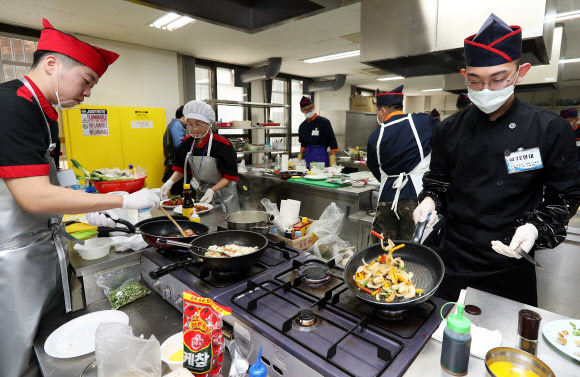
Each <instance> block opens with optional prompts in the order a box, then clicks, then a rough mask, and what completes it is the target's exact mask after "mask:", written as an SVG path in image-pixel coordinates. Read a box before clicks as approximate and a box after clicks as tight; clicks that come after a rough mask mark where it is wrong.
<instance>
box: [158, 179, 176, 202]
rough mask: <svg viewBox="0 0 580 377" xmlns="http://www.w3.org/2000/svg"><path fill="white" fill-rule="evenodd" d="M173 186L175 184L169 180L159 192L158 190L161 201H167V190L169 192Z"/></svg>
mask: <svg viewBox="0 0 580 377" xmlns="http://www.w3.org/2000/svg"><path fill="white" fill-rule="evenodd" d="M174 184H175V182H173V181H172V180H171V179H168V180H167V181H166V182H165V183H164V184H163V186H161V190H159V194H160V195H161V200H167V197H168V194H169V190H171V188H172V187H173V185H174Z"/></svg>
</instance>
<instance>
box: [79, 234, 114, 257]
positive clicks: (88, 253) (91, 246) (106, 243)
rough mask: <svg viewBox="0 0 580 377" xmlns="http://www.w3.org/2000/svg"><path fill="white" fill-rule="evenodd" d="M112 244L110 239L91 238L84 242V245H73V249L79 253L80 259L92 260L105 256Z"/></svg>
mask: <svg viewBox="0 0 580 377" xmlns="http://www.w3.org/2000/svg"><path fill="white" fill-rule="evenodd" d="M112 244H113V241H112V240H111V239H110V238H92V239H89V240H86V241H85V244H84V245H75V246H74V249H75V250H76V251H78V252H79V254H80V255H81V258H83V259H85V260H93V259H99V258H102V257H105V256H107V255H108V254H109V250H110V248H111V245H112Z"/></svg>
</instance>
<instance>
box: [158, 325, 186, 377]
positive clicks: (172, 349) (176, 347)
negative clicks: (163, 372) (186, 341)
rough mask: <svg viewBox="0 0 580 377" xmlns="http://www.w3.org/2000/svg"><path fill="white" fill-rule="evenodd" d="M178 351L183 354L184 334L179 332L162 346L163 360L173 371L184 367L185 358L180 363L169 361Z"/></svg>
mask: <svg viewBox="0 0 580 377" xmlns="http://www.w3.org/2000/svg"><path fill="white" fill-rule="evenodd" d="M177 351H182V352H183V333H182V332H179V333H177V334H175V335H172V336H170V337H169V338H167V340H166V341H165V342H163V344H162V345H161V360H163V362H164V363H165V364H167V365H168V366H169V369H171V370H177V369H179V368H182V367H183V357H182V359H181V360H180V361H171V360H169V359H170V358H171V356H173V355H174V354H175V353H176V352H177Z"/></svg>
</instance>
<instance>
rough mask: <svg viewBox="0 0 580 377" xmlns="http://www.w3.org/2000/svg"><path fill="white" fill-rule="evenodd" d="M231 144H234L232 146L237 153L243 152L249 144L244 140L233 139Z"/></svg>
mask: <svg viewBox="0 0 580 377" xmlns="http://www.w3.org/2000/svg"><path fill="white" fill-rule="evenodd" d="M230 142H231V143H232V146H233V147H234V149H235V151H236V152H242V151H243V150H244V149H245V148H246V145H247V144H248V141H247V140H244V139H231V140H230Z"/></svg>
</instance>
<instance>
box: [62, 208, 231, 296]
mask: <svg viewBox="0 0 580 377" xmlns="http://www.w3.org/2000/svg"><path fill="white" fill-rule="evenodd" d="M151 215H152V216H153V217H163V218H165V215H164V214H163V212H161V211H160V210H155V211H152V213H151ZM226 216H227V214H226V213H225V212H223V211H222V210H221V209H220V208H219V207H216V208H215V209H214V210H212V211H211V212H208V213H206V214H203V215H201V216H200V217H201V222H202V223H203V224H205V225H207V226H208V227H209V228H210V231H215V230H216V228H217V227H218V226H225V224H226V222H225V218H226ZM142 252H143V250H140V251H124V252H116V251H114V250H111V252H110V253H109V254H108V255H107V256H105V257H103V258H99V259H95V260H84V259H82V258H81V256H80V255H79V253H78V252H76V251H75V250H74V249H73V248H72V247H69V261H70V265H71V267H72V269H73V272H74V273H75V275H76V276H77V277H78V278H79V280H80V281H81V284H82V291H83V306H85V305H90V304H93V303H96V302H99V301H101V300H104V299H105V298H106V297H105V295H104V293H103V288H101V287H99V286H98V285H97V283H96V276H97V275H98V274H100V273H102V272H104V271H107V270H110V269H112V268H117V267H121V266H123V268H126V269H133V270H134V272H135V274H137V275H138V274H139V260H140V258H141V253H142Z"/></svg>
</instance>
